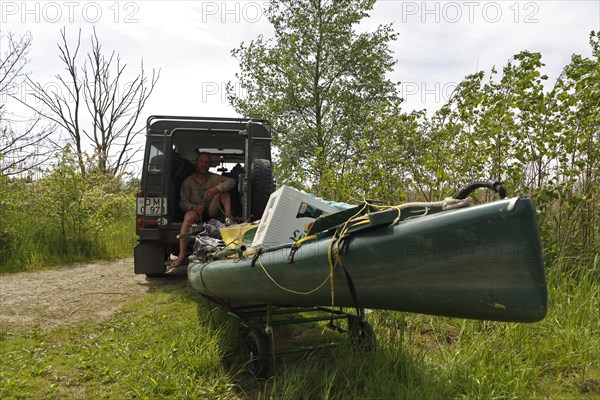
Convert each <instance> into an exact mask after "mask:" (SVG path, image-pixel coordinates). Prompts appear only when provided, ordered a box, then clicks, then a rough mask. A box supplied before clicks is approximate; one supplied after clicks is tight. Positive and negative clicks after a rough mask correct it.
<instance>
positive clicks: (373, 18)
mask: <svg viewBox="0 0 600 400" xmlns="http://www.w3.org/2000/svg"><path fill="white" fill-rule="evenodd" d="M265 5H266V1H263V0H259V1H252V0H250V1H235V0H233V1H164V0H153V1H149V0H148V1H146V0H144V1H139V0H138V1H115V0H108V1H68V0H67V1H22V0H21V1H10V0H0V31H1V33H2V34H3V35H6V34H7V33H9V32H11V33H12V34H14V35H17V36H18V35H22V34H25V33H27V32H29V33H31V35H32V36H33V44H32V48H31V51H30V53H29V59H30V61H29V64H28V68H27V70H28V72H29V73H30V77H31V78H32V79H33V81H35V82H39V83H41V84H42V85H44V86H52V85H57V79H56V75H57V74H59V73H61V74H62V73H64V72H65V71H64V65H62V64H61V61H60V60H59V53H58V49H57V43H58V42H59V41H60V40H61V37H60V30H61V29H62V28H65V29H66V33H67V38H68V39H69V40H70V41H71V42H72V43H74V41H75V40H76V39H77V35H78V32H79V30H80V29H81V35H82V49H81V50H80V51H81V52H82V54H81V56H82V55H84V54H85V52H87V51H88V50H89V43H90V35H91V34H92V33H93V29H94V28H95V29H96V33H97V35H98V38H99V40H100V43H101V45H102V46H103V49H104V51H105V52H107V53H108V52H112V51H115V52H116V53H118V54H119V55H120V56H121V59H122V61H123V62H126V63H127V71H129V73H130V74H131V75H130V76H131V77H132V78H133V76H135V75H137V74H138V73H139V70H140V63H141V61H142V59H143V64H144V68H145V70H146V73H147V74H151V72H152V69H153V68H154V69H155V70H157V71H158V69H160V79H159V81H158V83H157V85H156V88H155V91H154V93H153V94H152V96H151V97H150V99H149V100H148V102H147V104H146V107H145V109H144V111H143V118H142V119H141V121H142V122H141V125H143V124H144V122H145V119H146V117H147V116H150V115H156V114H160V115H193V116H219V117H235V116H237V114H236V113H235V111H234V110H233V108H232V107H231V106H230V105H229V104H228V102H227V99H226V92H225V86H226V84H227V82H231V83H232V84H233V85H234V87H236V88H238V86H237V84H236V78H235V73H236V72H238V71H239V65H238V63H237V60H235V59H234V58H233V57H232V56H231V50H232V49H234V48H237V47H238V46H239V45H240V44H241V43H242V42H245V43H248V42H250V41H251V40H253V39H255V38H257V37H258V35H263V36H264V37H266V38H269V37H271V36H272V35H273V29H272V27H271V25H270V24H269V22H268V20H267V19H266V17H265V16H264V15H263V12H262V10H263V9H264V7H265ZM390 23H391V24H393V25H392V26H393V27H394V29H395V31H396V32H397V33H398V34H399V35H398V39H397V41H395V42H393V43H390V49H391V50H392V52H393V54H394V56H395V57H396V59H397V61H398V62H397V64H396V67H395V69H394V71H393V72H392V73H391V74H390V76H389V77H390V78H391V79H392V80H393V81H397V82H400V89H401V94H402V97H404V99H405V105H404V109H405V110H406V111H410V110H413V109H424V108H425V109H427V110H429V114H431V113H432V112H434V111H435V110H436V109H438V108H439V107H440V106H441V105H442V104H443V103H444V102H445V101H446V100H447V99H448V97H449V96H450V94H451V92H452V90H453V89H454V87H455V86H456V85H457V84H458V82H460V81H461V80H462V79H463V78H464V77H465V76H466V75H468V74H471V73H474V72H476V71H480V70H484V71H486V72H487V71H489V70H490V69H491V68H492V67H493V66H496V67H497V68H498V69H501V68H502V66H504V65H505V64H506V63H507V61H508V60H509V59H510V58H511V56H512V55H514V54H516V53H519V52H520V51H523V50H529V51H535V52H540V53H541V54H542V61H543V62H544V63H545V64H546V66H545V67H544V70H543V72H544V73H546V74H547V75H548V77H549V80H548V82H549V84H553V82H554V81H555V80H556V78H557V77H558V76H559V74H560V72H561V70H562V68H563V67H564V66H565V65H567V64H568V63H569V60H570V57H571V55H572V54H574V53H575V54H581V55H583V56H589V55H590V54H591V51H590V46H589V43H588V42H589V33H590V31H592V30H600V1H598V0H586V1H577V0H575V1H568V0H542V1H539V0H538V1H515V0H509V1H400V0H386V1H382V0H380V1H378V2H377V3H376V5H375V7H374V9H373V10H372V11H371V12H370V17H369V18H368V19H366V20H364V21H363V22H362V23H361V24H360V26H359V27H358V30H359V31H361V30H373V29H375V28H376V27H377V26H378V25H380V24H390ZM0 43H3V42H1V41H0ZM3 50H4V49H0V51H3ZM82 58H83V57H82ZM238 90H239V89H238ZM238 93H240V94H241V95H243V93H241V92H238ZM12 94H13V95H14V96H17V97H19V98H20V99H22V100H24V101H26V102H29V103H31V102H33V99H32V98H31V97H30V95H29V94H28V89H27V88H26V86H25V85H19V86H17V87H14V88H13V89H12ZM0 100H1V101H3V102H7V103H8V106H9V107H10V108H9V109H10V110H11V111H12V112H13V113H16V114H20V113H21V114H23V113H25V111H21V109H20V108H19V106H18V105H15V104H13V103H12V102H11V101H9V99H7V98H3V99H0Z"/></svg>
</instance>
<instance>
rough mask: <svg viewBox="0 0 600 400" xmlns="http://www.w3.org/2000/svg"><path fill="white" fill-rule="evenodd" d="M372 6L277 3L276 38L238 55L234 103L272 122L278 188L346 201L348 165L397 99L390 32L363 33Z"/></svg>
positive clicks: (272, 10)
mask: <svg viewBox="0 0 600 400" xmlns="http://www.w3.org/2000/svg"><path fill="white" fill-rule="evenodd" d="M374 3H375V1H374V0H361V1H352V0H343V1H325V0H307V1H293V0H285V1H275V0H273V1H271V2H270V5H269V7H268V8H267V10H266V15H267V17H268V19H269V21H270V22H271V23H272V24H273V27H274V28H275V37H274V38H272V39H264V38H263V37H262V36H259V37H258V38H257V39H255V40H253V41H251V42H250V43H249V44H248V45H245V44H244V43H242V44H241V45H240V47H239V48H237V49H234V50H233V51H232V55H233V56H234V57H235V58H236V59H238V61H239V63H240V69H241V72H239V73H238V74H236V77H237V79H238V80H239V83H240V87H241V89H242V90H241V93H247V96H246V95H245V96H242V95H239V94H236V93H234V91H233V85H232V84H231V83H230V84H229V85H228V88H229V101H230V102H231V104H232V105H233V106H234V108H235V109H236V110H237V111H238V112H239V113H241V114H243V115H245V116H247V117H263V118H269V119H270V120H271V122H272V123H273V140H274V145H275V146H276V148H277V149H278V151H279V153H278V164H279V167H278V168H277V169H276V174H277V177H278V180H279V182H281V183H290V182H294V183H296V184H300V185H302V186H304V187H309V188H310V189H311V190H312V191H313V192H315V193H317V194H319V195H321V196H329V197H331V198H339V197H340V190H339V189H340V188H341V185H342V183H343V182H344V177H345V176H346V175H347V174H348V173H349V167H350V166H351V164H352V162H353V160H356V159H357V155H358V154H360V153H361V151H362V150H361V149H362V148H363V147H362V146H360V141H361V140H362V139H363V137H365V136H369V135H370V131H371V130H372V126H371V125H370V123H369V121H372V120H373V119H376V118H377V115H376V113H377V110H383V109H387V108H388V107H385V104H387V103H389V102H390V101H393V100H396V99H397V92H396V85H395V84H394V83H393V82H391V81H390V80H389V79H388V78H387V77H386V73H387V72H389V71H391V70H392V67H393V66H394V64H395V60H394V58H393V57H392V54H391V51H390V49H389V48H388V43H390V42H391V41H393V40H395V39H396V34H395V33H394V32H393V30H392V28H391V26H389V25H384V26H379V27H378V28H377V29H376V30H375V31H373V32H363V33H357V32H356V31H355V28H356V26H357V25H358V24H359V23H360V22H361V20H363V19H364V18H365V17H367V16H368V11H370V10H371V9H372V7H373V4H374Z"/></svg>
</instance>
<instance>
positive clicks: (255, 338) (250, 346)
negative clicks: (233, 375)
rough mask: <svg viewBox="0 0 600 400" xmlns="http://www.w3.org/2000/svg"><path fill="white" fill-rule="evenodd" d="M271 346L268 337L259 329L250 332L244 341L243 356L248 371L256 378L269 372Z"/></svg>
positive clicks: (262, 376)
mask: <svg viewBox="0 0 600 400" xmlns="http://www.w3.org/2000/svg"><path fill="white" fill-rule="evenodd" d="M268 355H269V346H268V343H267V337H266V336H265V335H264V334H263V333H262V332H261V331H260V330H258V329H254V330H252V331H250V333H248V335H247V336H246V340H245V341H244V349H243V357H244V360H245V361H246V362H247V365H248V371H250V373H251V374H252V375H254V376H255V377H256V378H264V377H265V375H266V373H267V364H268Z"/></svg>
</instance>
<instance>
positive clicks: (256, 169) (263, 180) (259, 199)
mask: <svg viewBox="0 0 600 400" xmlns="http://www.w3.org/2000/svg"><path fill="white" fill-rule="evenodd" d="M251 172H252V189H251V194H252V198H251V200H252V204H251V216H250V219H251V220H252V221H255V220H257V219H260V218H261V217H262V215H263V212H264V211H265V207H267V203H268V202H269V197H270V196H271V193H273V167H272V165H271V161H269V160H264V159H256V160H254V161H253V162H252V169H251Z"/></svg>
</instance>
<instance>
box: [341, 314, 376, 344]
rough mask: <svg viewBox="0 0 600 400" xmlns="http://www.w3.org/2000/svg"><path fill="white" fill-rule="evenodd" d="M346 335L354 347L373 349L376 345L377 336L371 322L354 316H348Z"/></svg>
mask: <svg viewBox="0 0 600 400" xmlns="http://www.w3.org/2000/svg"><path fill="white" fill-rule="evenodd" d="M348 335H349V336H350V343H351V344H352V346H353V347H354V348H356V349H360V350H364V351H373V350H375V348H376V347H377V337H376V336H375V331H374V330H373V327H372V326H371V324H369V323H368V322H367V321H364V320H361V319H360V318H358V317H356V316H348Z"/></svg>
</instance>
